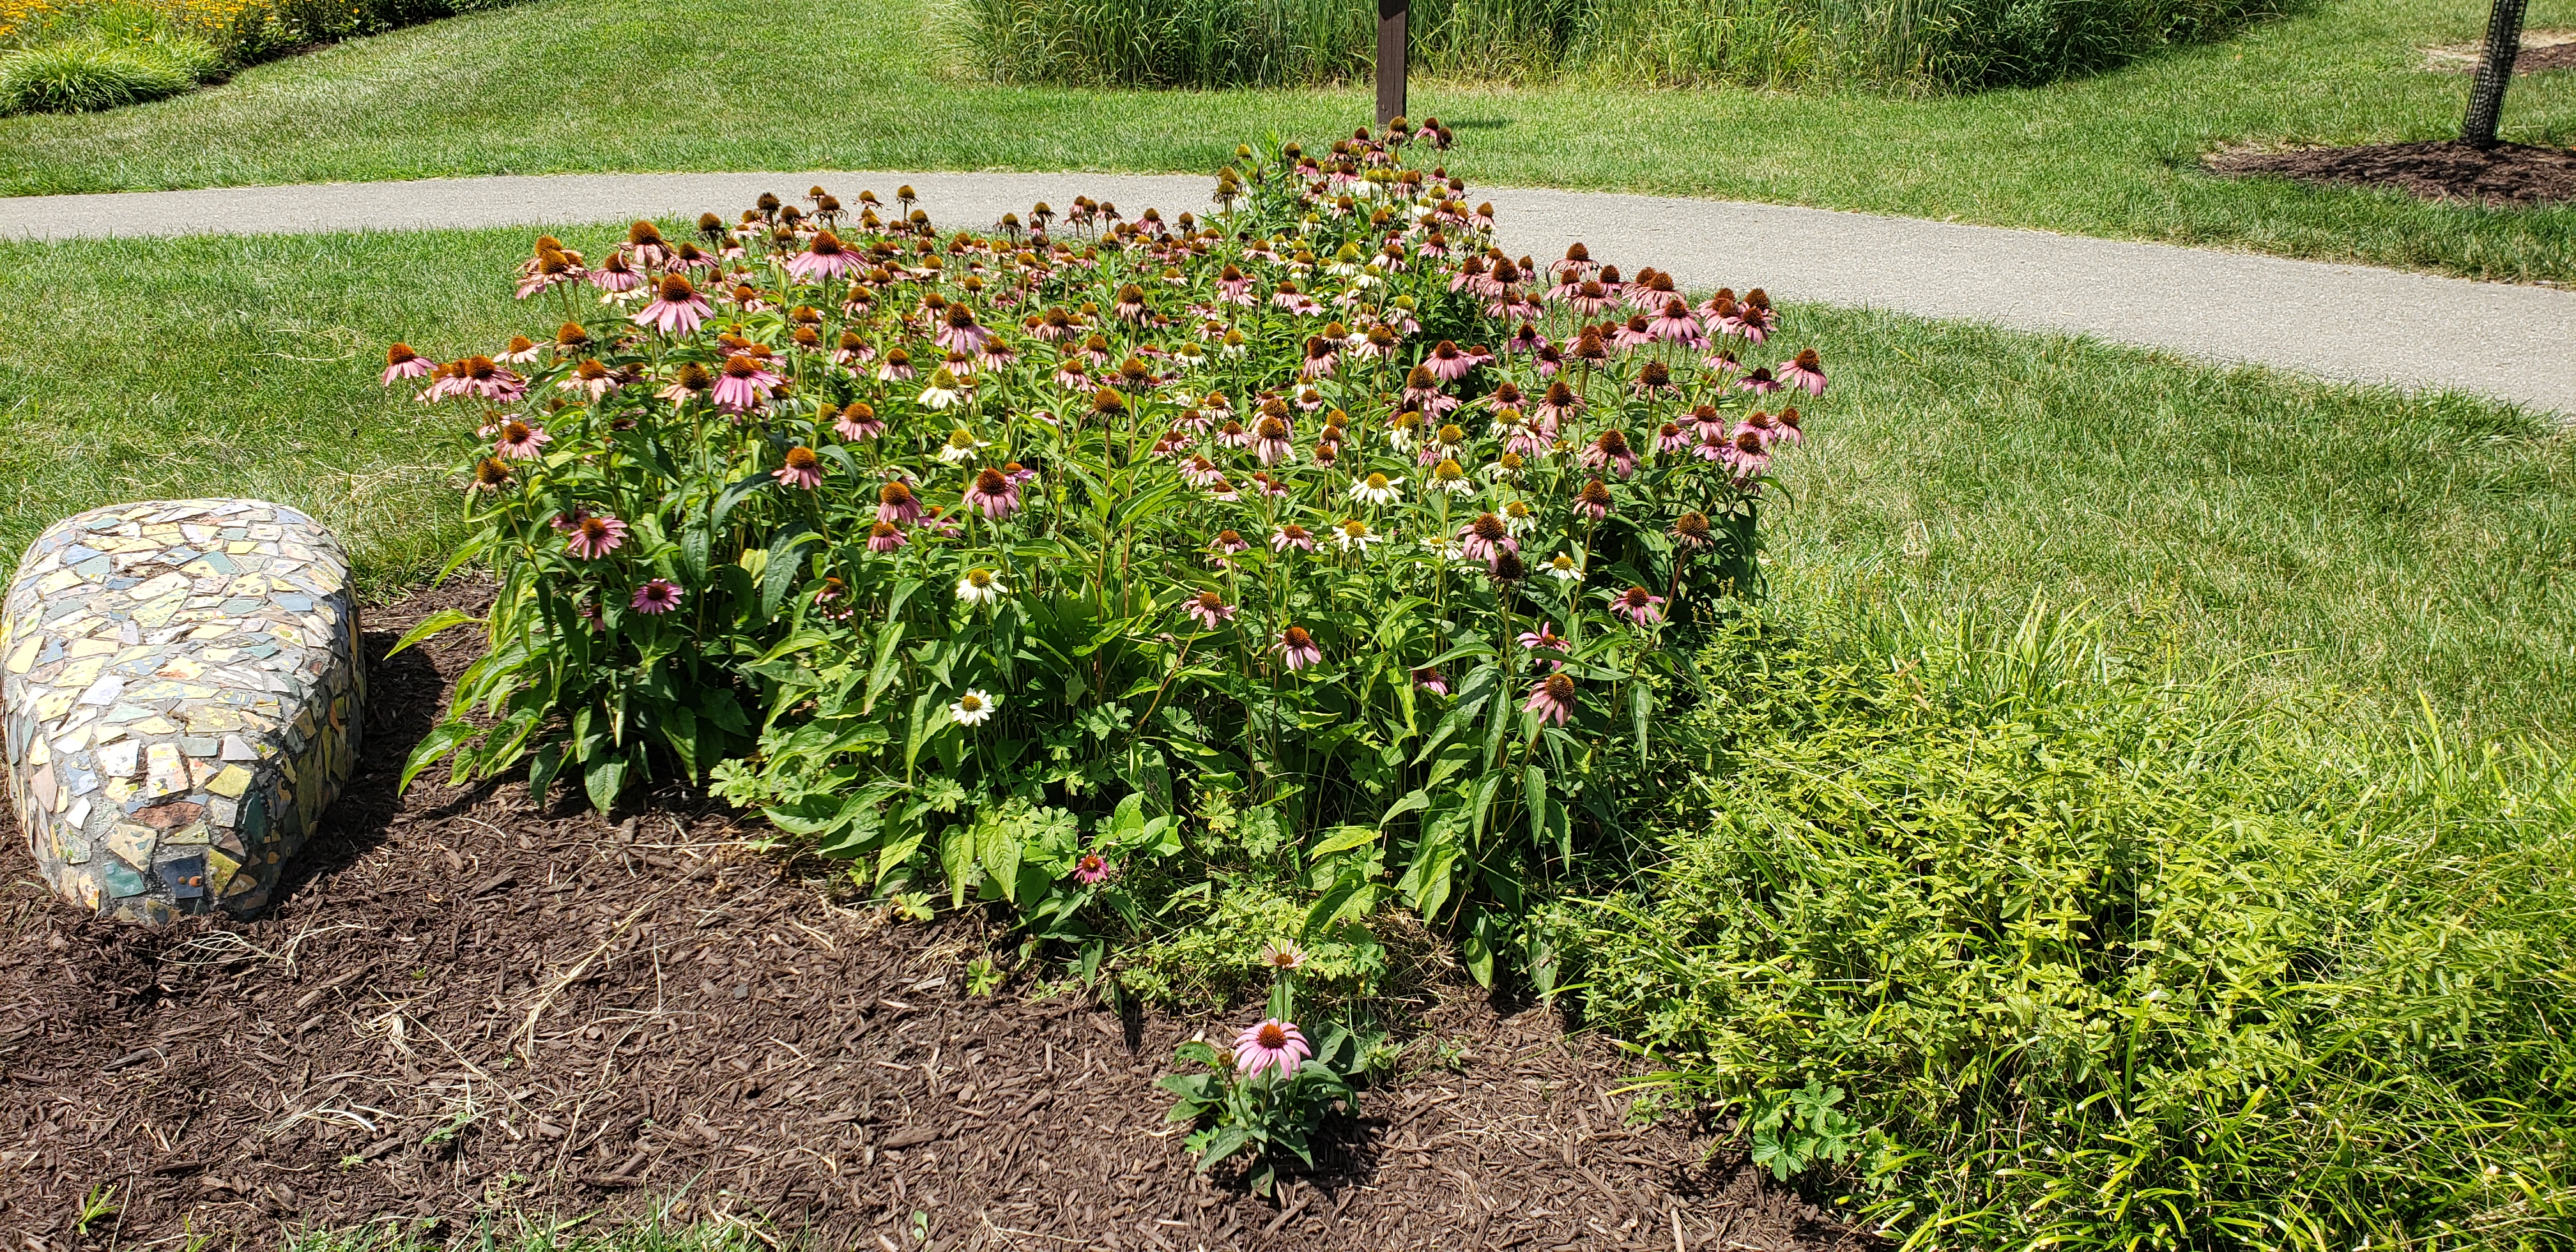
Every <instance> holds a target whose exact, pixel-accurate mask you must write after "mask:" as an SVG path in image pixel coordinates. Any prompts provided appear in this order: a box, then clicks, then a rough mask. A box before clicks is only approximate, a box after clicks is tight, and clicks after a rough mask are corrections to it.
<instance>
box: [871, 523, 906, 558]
mask: <svg viewBox="0 0 2576 1252" xmlns="http://www.w3.org/2000/svg"><path fill="white" fill-rule="evenodd" d="M910 542H912V540H911V539H909V538H906V537H905V535H904V533H903V528H902V527H900V526H897V525H895V524H894V523H892V522H870V523H868V551H870V552H892V551H894V550H895V549H897V548H900V547H902V546H904V545H905V544H908V543H910Z"/></svg>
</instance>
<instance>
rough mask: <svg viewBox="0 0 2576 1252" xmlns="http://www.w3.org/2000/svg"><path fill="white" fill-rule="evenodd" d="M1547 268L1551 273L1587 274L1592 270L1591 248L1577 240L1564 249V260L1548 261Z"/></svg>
mask: <svg viewBox="0 0 2576 1252" xmlns="http://www.w3.org/2000/svg"><path fill="white" fill-rule="evenodd" d="M1547 268H1548V272H1549V273H1552V274H1575V275H1583V274H1589V273H1591V272H1592V250H1591V249H1589V248H1586V247H1584V246H1583V244H1582V241H1580V240H1577V241H1576V242H1574V243H1573V244H1571V245H1568V246H1567V248H1566V249H1565V259H1564V260H1562V261H1553V262H1550V263H1549V264H1548V267H1547Z"/></svg>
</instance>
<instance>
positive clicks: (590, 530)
mask: <svg viewBox="0 0 2576 1252" xmlns="http://www.w3.org/2000/svg"><path fill="white" fill-rule="evenodd" d="M571 532H572V538H571V539H569V540H567V541H566V542H565V543H564V551H566V552H569V553H571V554H573V555H574V556H577V557H580V558H581V559H583V560H585V561H596V560H598V559H599V558H601V557H604V556H606V555H608V554H609V553H611V552H615V551H616V550H617V549H618V546H619V545H621V544H623V543H625V542H626V523H624V522H621V521H619V520H617V519H616V518H615V517H612V516H610V515H608V514H606V513H584V514H582V515H581V516H580V517H578V518H577V519H575V520H574V521H573V523H572V525H571Z"/></svg>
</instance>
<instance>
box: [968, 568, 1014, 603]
mask: <svg viewBox="0 0 2576 1252" xmlns="http://www.w3.org/2000/svg"><path fill="white" fill-rule="evenodd" d="M1003 590H1004V588H1003V586H1002V582H1001V580H1000V579H998V578H995V577H994V576H993V571H991V570H989V569H986V568H984V567H983V566H980V565H979V566H976V567H975V568H973V569H970V570H968V571H966V576H965V577H964V578H960V579H958V580H957V598H958V599H960V600H963V601H965V602H966V603H968V604H991V603H993V602H994V601H996V600H999V599H1001V598H1002V592H1003Z"/></svg>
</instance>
